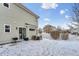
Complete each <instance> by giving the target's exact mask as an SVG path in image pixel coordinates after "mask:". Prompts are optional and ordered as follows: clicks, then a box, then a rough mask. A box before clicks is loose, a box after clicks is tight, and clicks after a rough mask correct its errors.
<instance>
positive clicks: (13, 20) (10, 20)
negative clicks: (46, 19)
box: [0, 3, 39, 43]
mask: <svg viewBox="0 0 79 59" xmlns="http://www.w3.org/2000/svg"><path fill="white" fill-rule="evenodd" d="M38 18H39V16H38V15H36V14H35V13H33V12H32V11H30V10H29V9H28V8H26V7H25V6H23V5H22V4H20V3H0V43H6V42H11V41H12V38H14V37H18V38H19V39H18V40H22V39H23V38H26V37H28V38H29V39H31V37H32V35H37V28H38V20H37V19H38Z"/></svg>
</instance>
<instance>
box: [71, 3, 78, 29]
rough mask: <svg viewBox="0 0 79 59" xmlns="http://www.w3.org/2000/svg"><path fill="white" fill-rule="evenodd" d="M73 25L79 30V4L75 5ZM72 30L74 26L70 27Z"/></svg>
mask: <svg viewBox="0 0 79 59" xmlns="http://www.w3.org/2000/svg"><path fill="white" fill-rule="evenodd" d="M71 19H72V21H73V22H72V25H74V27H75V28H79V3H75V4H73V8H72V17H71ZM70 27H71V28H74V27H73V26H70Z"/></svg>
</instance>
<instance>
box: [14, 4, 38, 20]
mask: <svg viewBox="0 0 79 59" xmlns="http://www.w3.org/2000/svg"><path fill="white" fill-rule="evenodd" d="M14 4H15V5H17V6H18V7H20V8H22V9H23V10H25V11H26V12H28V13H30V14H31V15H33V16H35V17H36V19H38V18H39V16H38V15H36V14H35V13H33V12H32V11H31V10H29V9H28V8H27V7H25V6H24V5H22V4H21V3H14Z"/></svg>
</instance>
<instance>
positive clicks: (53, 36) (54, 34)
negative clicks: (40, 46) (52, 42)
mask: <svg viewBox="0 0 79 59" xmlns="http://www.w3.org/2000/svg"><path fill="white" fill-rule="evenodd" d="M50 35H51V37H52V38H53V39H59V37H60V32H59V31H51V33H50Z"/></svg>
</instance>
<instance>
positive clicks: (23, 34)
mask: <svg viewBox="0 0 79 59" xmlns="http://www.w3.org/2000/svg"><path fill="white" fill-rule="evenodd" d="M24 38H26V28H22V27H20V28H19V39H24Z"/></svg>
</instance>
